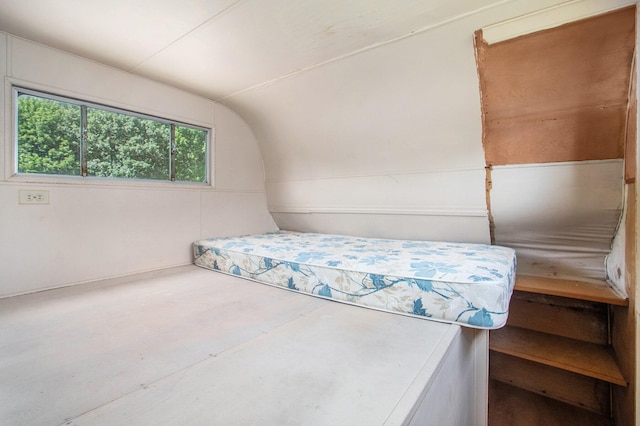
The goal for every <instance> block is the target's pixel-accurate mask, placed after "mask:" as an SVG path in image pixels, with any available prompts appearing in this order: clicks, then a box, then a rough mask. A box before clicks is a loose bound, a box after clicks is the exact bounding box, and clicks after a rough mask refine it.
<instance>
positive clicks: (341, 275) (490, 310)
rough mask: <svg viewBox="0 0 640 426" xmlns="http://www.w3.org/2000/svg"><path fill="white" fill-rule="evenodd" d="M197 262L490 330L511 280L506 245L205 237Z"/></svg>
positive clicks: (502, 319)
mask: <svg viewBox="0 0 640 426" xmlns="http://www.w3.org/2000/svg"><path fill="white" fill-rule="evenodd" d="M193 249H194V257H195V264H196V265H198V266H201V267H203V268H208V269H212V270H215V271H220V272H224V273H227V274H232V275H236V276H239V277H243V278H248V279H251V280H255V281H258V282H261V283H266V284H271V285H274V286H278V287H284V288H287V289H289V290H293V291H298V292H301V293H307V294H311V295H314V296H319V297H324V298H328V299H332V300H337V301H341V302H346V303H352V304H356V305H361V306H366V307H370V308H374V309H380V310H384V311H388V312H395V313H401V314H406V315H412V316H418V317H422V318H428V319H432V320H437V321H443V322H449V323H457V324H460V325H464V326H469V327H474V328H486V329H495V328H500V327H502V326H503V325H504V324H505V323H506V321H507V315H508V309H509V300H510V298H511V293H512V291H513V286H514V283H515V269H516V256H515V251H514V250H513V249H510V248H506V247H501V246H494V245H485V244H467V243H446V242H430V241H408V240H387V239H374V238H359V237H349V236H342V235H328V234H313V233H297V232H288V231H278V232H274V233H267V234H261V235H249V236H241V237H224V238H210V239H205V240H201V241H197V242H195V243H194V245H193Z"/></svg>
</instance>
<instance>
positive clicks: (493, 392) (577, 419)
mask: <svg viewBox="0 0 640 426" xmlns="http://www.w3.org/2000/svg"><path fill="white" fill-rule="evenodd" d="M613 424H614V423H613V421H612V420H611V418H609V417H608V416H602V415H597V414H595V413H592V412H590V411H587V410H582V409H580V408H577V407H574V406H571V405H568V404H564V403H562V402H560V401H556V400H553V399H551V398H546V397H543V396H540V395H536V394H534V393H531V392H527V391H526V390H523V389H518V388H516V387H514V386H509V385H507V384H504V383H501V382H498V381H495V380H490V381H489V426H514V425H517V426H568V425H580V426H613Z"/></svg>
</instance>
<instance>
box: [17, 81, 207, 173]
mask: <svg viewBox="0 0 640 426" xmlns="http://www.w3.org/2000/svg"><path fill="white" fill-rule="evenodd" d="M16 97H17V150H16V152H17V158H16V165H17V168H16V170H17V172H18V173H23V174H40V175H67V176H85V177H92V176H93V177H109V178H128V179H152V180H165V181H167V180H169V181H180V182H198V183H206V182H207V180H208V179H207V176H208V170H207V163H208V162H207V151H208V140H209V131H208V130H207V129H203V128H200V127H196V126H191V125H186V124H183V123H177V122H174V121H171V120H165V119H161V118H157V117H151V116H146V115H143V114H137V113H132V112H129V111H123V110H118V109H115V108H110V107H106V106H101V105H96V104H91V103H87V102H83V101H78V100H75V99H69V98H63V97H59V96H53V95H48V94H44V93H40V92H35V91H31V90H24V89H16Z"/></svg>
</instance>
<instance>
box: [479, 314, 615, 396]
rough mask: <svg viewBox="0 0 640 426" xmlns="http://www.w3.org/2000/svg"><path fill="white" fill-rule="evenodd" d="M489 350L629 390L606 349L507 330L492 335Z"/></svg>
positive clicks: (551, 336)
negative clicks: (625, 387)
mask: <svg viewBox="0 0 640 426" xmlns="http://www.w3.org/2000/svg"><path fill="white" fill-rule="evenodd" d="M489 348H490V349H491V350H493V351H496V352H500V353H503V354H507V355H511V356H515V357H518V358H522V359H527V360H529V361H534V362H537V363H540V364H544V365H549V366H552V367H556V368H560V369H563V370H566V371H572V372H574V373H578V374H582V375H584V376H588V377H593V378H595V379H599V380H604V381H606V382H609V383H614V384H616V385H620V386H627V381H626V380H625V379H624V376H623V375H622V373H621V372H620V369H619V367H618V364H617V362H616V360H615V358H614V356H613V354H612V353H611V351H610V349H609V347H608V346H605V345H599V344H595V343H589V342H584V341H580V340H575V339H569V338H566V337H561V336H554V335H551V334H547V333H541V332H538V331H533V330H527V329H524V328H519V327H510V326H507V327H503V328H501V329H499V330H492V331H491V337H490V339H489Z"/></svg>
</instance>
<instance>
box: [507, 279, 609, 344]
mask: <svg viewBox="0 0 640 426" xmlns="http://www.w3.org/2000/svg"><path fill="white" fill-rule="evenodd" d="M608 320H609V318H608V309H607V305H606V304H604V303H597V302H591V301H585V300H577V299H569V298H566V297H558V296H549V295H546V294H536V293H529V292H523V291H514V292H513V296H512V297H511V304H510V305H509V318H508V320H507V325H511V326H514V327H521V328H526V329H529V330H535V331H541V332H545V333H550V334H555V335H557V336H563V337H569V338H571V339H578V340H584V341H586V342H591V343H598V344H601V345H606V344H608V343H609V330H608V327H607V324H608Z"/></svg>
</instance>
